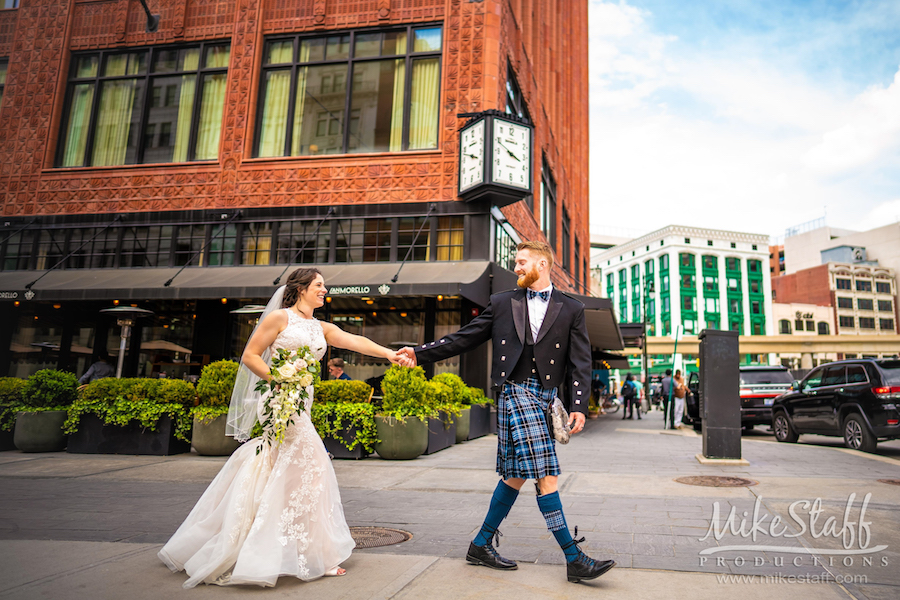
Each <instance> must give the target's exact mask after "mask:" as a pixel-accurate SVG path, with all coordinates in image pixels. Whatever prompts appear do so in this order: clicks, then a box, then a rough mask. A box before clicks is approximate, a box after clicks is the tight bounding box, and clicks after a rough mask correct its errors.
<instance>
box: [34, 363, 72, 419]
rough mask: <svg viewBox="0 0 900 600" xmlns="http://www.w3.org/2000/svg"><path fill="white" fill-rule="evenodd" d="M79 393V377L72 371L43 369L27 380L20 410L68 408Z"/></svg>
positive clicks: (36, 410) (35, 410)
mask: <svg viewBox="0 0 900 600" xmlns="http://www.w3.org/2000/svg"><path fill="white" fill-rule="evenodd" d="M77 395H78V378H77V377H75V375H73V374H72V373H67V372H65V371H57V370H55V369H41V370H40V371H38V372H37V373H35V374H34V375H32V376H31V377H29V378H28V379H27V380H26V381H25V385H24V386H23V387H22V406H21V408H20V409H19V410H23V411H26V412H38V411H45V410H66V409H67V408H68V407H69V406H70V405H71V404H72V403H73V402H74V401H75V398H76V396H77Z"/></svg>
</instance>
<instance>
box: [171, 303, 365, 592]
mask: <svg viewBox="0 0 900 600" xmlns="http://www.w3.org/2000/svg"><path fill="white" fill-rule="evenodd" d="M287 313H288V325H287V327H285V329H284V331H282V332H281V333H280V334H278V337H277V338H276V339H275V342H274V343H273V344H272V348H273V350H274V349H277V348H288V349H295V348H299V347H300V346H309V347H310V349H311V350H312V351H313V353H314V354H315V355H316V358H318V359H319V360H321V359H322V356H324V354H325V346H326V344H325V337H324V334H323V332H322V326H321V324H320V323H319V322H318V321H317V320H315V319H304V318H303V317H301V316H299V315H297V314H296V313H294V312H293V311H291V310H288V311H287ZM310 391H311V390H310ZM309 396H310V397H309V399H307V400H306V406H305V410H303V411H301V412H300V413H298V414H296V415H294V417H293V421H292V424H291V425H290V426H288V429H287V431H286V433H285V438H284V442H283V443H282V444H280V445H278V446H272V447H271V448H270V447H269V446H267V445H265V444H263V443H262V438H254V439H252V440H250V441H248V442H247V443H245V444H244V445H243V446H241V447H240V448H238V449H237V450H236V451H235V452H234V454H232V456H231V458H229V459H228V462H226V463H225V466H224V467H222V470H221V471H219V474H218V475H216V478H215V479H213V481H212V483H211V484H210V485H209V487H208V488H207V489H206V491H205V492H204V493H203V496H201V498H200V500H199V501H198V502H197V505H196V506H194V509H193V510H192V511H191V514H190V515H188V517H187V519H185V521H184V523H182V525H181V527H179V528H178V531H176V532H175V535H173V536H172V538H171V539H170V540H169V542H168V543H167V544H166V545H165V546H164V547H163V549H162V550H161V551H160V552H159V558H160V559H162V561H163V562H164V563H166V565H168V567H169V568H170V569H172V570H173V571H182V570H183V571H186V572H187V574H188V575H189V579H188V580H187V581H186V582H185V583H184V587H186V588H191V587H194V586H195V585H197V584H198V583H214V584H218V585H235V584H255V585H261V586H273V585H275V581H276V580H277V579H278V577H280V576H292V577H297V578H299V579H303V580H311V579H316V578H317V577H321V576H322V575H324V574H325V572H326V571H329V570H331V569H333V568H334V567H337V566H338V565H339V564H341V563H342V562H343V561H345V560H346V559H347V558H348V557H349V556H350V552H351V551H352V550H353V547H354V545H355V544H354V541H353V538H352V537H351V536H350V529H349V528H348V527H347V523H346V521H345V520H344V511H343V508H342V507H341V497H340V492H339V491H338V484H337V479H336V478H335V475H334V469H333V468H332V466H331V461H330V460H329V458H328V454H327V452H326V451H325V446H324V445H323V444H322V440H321V438H320V437H319V435H318V434H317V433H316V430H315V427H313V424H312V422H311V421H310V418H309V410H310V405H311V404H312V394H311V393H310V395H309ZM257 450H259V453H257Z"/></svg>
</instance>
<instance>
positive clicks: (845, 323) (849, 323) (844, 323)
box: [838, 316, 856, 327]
mask: <svg viewBox="0 0 900 600" xmlns="http://www.w3.org/2000/svg"><path fill="white" fill-rule="evenodd" d="M838 324H839V325H840V326H841V327H856V320H855V319H854V318H853V317H843V316H841V317H838Z"/></svg>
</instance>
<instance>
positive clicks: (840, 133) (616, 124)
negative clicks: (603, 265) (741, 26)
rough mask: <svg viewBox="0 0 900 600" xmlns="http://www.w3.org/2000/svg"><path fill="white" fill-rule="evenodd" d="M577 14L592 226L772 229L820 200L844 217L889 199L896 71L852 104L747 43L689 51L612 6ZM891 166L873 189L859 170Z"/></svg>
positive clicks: (815, 210) (814, 211) (596, 5)
mask: <svg viewBox="0 0 900 600" xmlns="http://www.w3.org/2000/svg"><path fill="white" fill-rule="evenodd" d="M590 17H591V21H590V25H589V27H590V43H591V48H590V56H591V65H590V69H591V80H590V85H591V150H590V152H591V227H592V231H596V232H609V231H610V230H614V229H615V228H616V227H620V226H622V225H623V224H625V223H627V224H628V226H629V227H630V228H640V229H643V230H644V231H649V230H651V229H655V228H658V227H662V226H665V225H668V224H672V223H682V224H695V225H699V226H704V227H713V228H720V229H731V230H743V231H751V232H758V233H768V234H771V235H779V234H781V233H782V232H783V231H784V229H785V228H786V227H788V226H791V225H796V224H799V223H803V222H805V221H809V220H812V219H815V218H818V217H821V216H822V215H823V214H824V212H825V210H826V209H825V207H826V206H827V212H828V221H829V224H833V225H839V224H841V223H851V222H852V223H857V222H858V221H859V220H860V217H859V215H862V214H865V213H867V212H869V211H872V210H874V209H875V207H876V206H880V205H879V203H882V202H888V200H890V199H891V198H895V197H896V194H894V195H893V196H892V197H888V198H886V197H884V189H891V187H892V186H891V184H892V182H897V183H900V181H898V180H900V175H898V173H897V171H896V168H897V167H896V165H898V164H900V155H898V152H897V150H898V147H900V143H898V138H900V136H898V133H900V73H898V75H897V78H895V81H894V83H893V84H892V85H890V86H889V87H886V88H885V87H882V88H871V89H869V90H866V91H865V92H863V93H862V94H859V95H858V96H857V97H855V98H854V97H853V96H852V95H850V96H848V95H847V93H846V92H845V91H844V89H845V88H844V86H835V85H833V83H826V82H824V81H821V80H820V79H818V78H816V77H814V76H811V75H808V74H807V73H805V72H803V71H802V70H800V69H799V68H798V67H796V66H794V65H793V63H791V62H789V61H784V62H778V61H777V60H774V59H767V58H762V57H765V56H772V55H777V54H778V53H777V52H772V49H771V48H768V47H766V48H765V52H762V51H761V52H758V53H754V52H753V51H752V48H751V47H748V43H749V42H748V41H747V40H746V39H743V40H742V41H740V42H736V43H735V45H734V46H733V47H727V46H725V47H722V48H712V49H711V48H709V47H708V46H706V45H704V47H703V48H700V47H694V46H692V45H691V40H683V39H678V38H676V37H674V36H670V35H667V34H666V33H665V32H658V31H655V30H654V28H653V16H652V15H651V14H649V13H647V12H646V11H642V10H640V9H637V8H635V7H632V6H630V5H628V4H626V3H625V2H619V3H608V2H597V1H596V0H595V1H594V2H592V4H591V10H590ZM890 160H893V161H894V163H895V166H894V170H893V171H886V172H882V173H880V176H879V177H878V178H877V179H878V182H879V186H880V189H879V187H878V186H876V185H875V184H874V183H873V181H874V179H875V178H873V177H871V174H870V173H867V172H863V171H862V170H860V167H863V166H865V165H873V164H882V163H886V162H888V161H890ZM837 168H841V169H843V178H842V179H841V180H840V181H836V180H835V178H834V177H833V176H832V175H833V173H834V171H835V169H837ZM853 169H856V170H855V171H854V170H853ZM894 189H896V188H894Z"/></svg>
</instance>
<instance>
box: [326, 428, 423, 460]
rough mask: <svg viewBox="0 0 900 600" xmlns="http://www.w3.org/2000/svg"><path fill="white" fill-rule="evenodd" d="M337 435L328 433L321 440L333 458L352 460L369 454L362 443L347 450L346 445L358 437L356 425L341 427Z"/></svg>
mask: <svg viewBox="0 0 900 600" xmlns="http://www.w3.org/2000/svg"><path fill="white" fill-rule="evenodd" d="M338 435H339V436H340V437H339V438H338V437H335V436H334V435H331V434H328V435H326V436H325V437H324V438H322V442H324V444H325V449H326V450H328V451H329V452H331V454H332V456H334V457H335V458H352V459H354V460H359V459H360V458H365V457H367V456H368V455H369V453H368V452H366V449H365V448H363V445H362V444H357V445H355V446H354V447H353V450H347V446H349V445H350V444H352V443H353V440H355V439H356V438H357V437H358V432H357V428H356V426H354V425H350V426H349V427H347V428H346V429H342V430H341V431H339V432H338ZM341 440H343V443H342V442H341ZM345 444H346V445H345ZM382 458H383V457H382ZM413 458H415V457H413Z"/></svg>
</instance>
